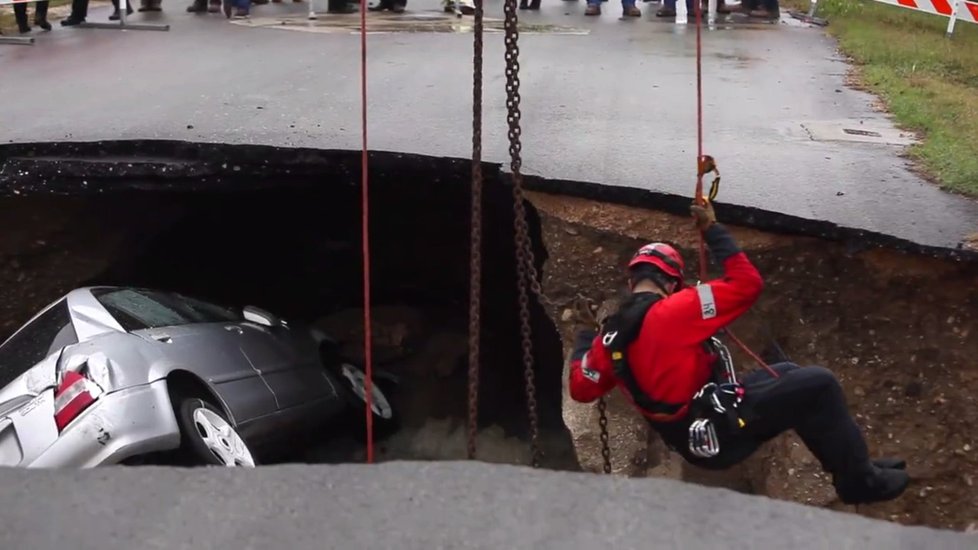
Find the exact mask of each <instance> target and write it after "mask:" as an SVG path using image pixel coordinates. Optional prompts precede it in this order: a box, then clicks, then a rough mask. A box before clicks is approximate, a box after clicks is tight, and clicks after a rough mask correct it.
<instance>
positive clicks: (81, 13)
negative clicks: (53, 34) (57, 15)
mask: <svg viewBox="0 0 978 550" xmlns="http://www.w3.org/2000/svg"><path fill="white" fill-rule="evenodd" d="M86 17H88V0H71V15H69V16H68V17H66V18H64V19H62V20H61V26H62V27H70V26H72V25H77V24H79V23H83V22H85V18H86Z"/></svg>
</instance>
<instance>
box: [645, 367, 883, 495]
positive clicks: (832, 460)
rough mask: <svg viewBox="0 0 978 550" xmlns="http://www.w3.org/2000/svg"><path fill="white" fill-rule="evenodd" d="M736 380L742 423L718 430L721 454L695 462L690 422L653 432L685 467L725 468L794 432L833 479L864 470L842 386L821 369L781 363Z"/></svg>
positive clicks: (864, 456)
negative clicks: (741, 393)
mask: <svg viewBox="0 0 978 550" xmlns="http://www.w3.org/2000/svg"><path fill="white" fill-rule="evenodd" d="M772 368H773V369H774V370H775V371H776V372H777V373H778V374H779V375H780V377H779V378H774V377H772V376H771V375H770V373H768V372H767V371H766V370H757V371H753V372H750V373H748V374H747V375H745V376H743V377H742V378H741V383H742V384H743V385H744V389H745V394H744V401H743V403H741V406H740V407H741V416H742V418H743V419H744V421H745V422H746V425H745V426H744V427H743V428H741V429H738V430H730V429H727V428H726V427H722V428H720V429H718V430H717V438H718V439H719V441H720V453H719V454H717V455H716V456H714V457H711V458H699V457H697V456H693V455H692V454H691V453H690V451H689V432H688V430H689V424H690V423H691V422H692V421H693V420H694V419H693V418H686V419H683V420H680V421H678V422H673V423H668V424H661V423H655V422H652V423H651V425H652V428H653V429H654V430H655V431H657V432H658V433H659V435H660V436H661V437H662V439H663V441H665V442H666V444H667V445H669V446H670V447H672V448H673V450H675V451H676V452H678V453H679V454H681V455H682V456H683V458H685V459H686V460H687V461H688V462H689V463H690V464H693V465H695V466H699V467H701V468H707V469H711V470H723V469H727V468H729V467H731V466H733V465H735V464H738V463H739V462H742V461H743V460H744V459H746V458H747V457H749V456H750V455H751V454H753V453H754V451H756V450H757V449H758V448H759V447H760V446H761V445H762V444H763V443H765V442H766V441H769V440H771V439H773V438H774V437H776V436H778V435H779V434H781V433H783V432H785V431H787V430H792V429H793V430H795V432H796V433H797V434H798V436H799V437H801V439H802V441H804V442H805V446H807V447H808V449H809V450H810V451H811V452H812V454H813V455H815V458H817V459H818V461H819V462H821V464H822V467H823V468H824V469H825V471H827V472H830V473H832V474H833V475H834V476H836V477H848V476H857V475H861V474H863V473H865V472H866V471H867V470H868V469H869V467H870V463H869V452H868V450H867V448H866V440H865V439H864V438H863V435H862V432H861V431H860V430H859V426H857V425H856V422H855V421H854V420H853V419H852V416H851V415H850V414H849V409H848V406H847V405H846V401H845V395H844V394H843V393H842V386H840V385H839V381H838V380H837V379H836V377H835V375H834V374H832V372H831V371H830V370H828V369H826V368H823V367H804V368H801V367H799V366H798V365H795V364H792V363H780V364H777V365H773V366H772Z"/></svg>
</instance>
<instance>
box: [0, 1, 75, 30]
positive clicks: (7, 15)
mask: <svg viewBox="0 0 978 550" xmlns="http://www.w3.org/2000/svg"><path fill="white" fill-rule="evenodd" d="M68 4H71V0H49V3H48V9H49V10H50V9H51V8H54V7H57V6H66V5H68ZM51 15H52V14H50V13H49V14H48V18H49V19H50V18H51ZM27 20H28V22H30V24H31V25H32V26H33V25H34V4H29V5H28V6H27ZM38 30H39V29H37V28H36V27H35V28H34V32H37V31H38ZM0 31H3V34H5V35H13V36H18V35H17V21H16V20H14V8H13V6H9V5H7V6H0ZM27 36H30V35H27Z"/></svg>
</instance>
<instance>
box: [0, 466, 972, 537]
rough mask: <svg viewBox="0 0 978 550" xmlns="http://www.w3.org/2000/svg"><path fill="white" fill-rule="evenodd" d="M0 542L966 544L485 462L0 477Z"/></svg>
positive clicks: (667, 488)
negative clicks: (0, 490)
mask: <svg viewBox="0 0 978 550" xmlns="http://www.w3.org/2000/svg"><path fill="white" fill-rule="evenodd" d="M0 487H2V488H3V494H4V503H5V505H4V506H3V507H2V508H0V522H2V525H3V529H2V530H0V548H11V549H13V548H31V549H37V550H41V549H49V548H71V549H72V550H112V549H120V550H130V549H133V548H140V549H146V550H149V549H153V548H160V549H166V550H178V549H182V548H188V549H189V548H192V549H197V548H235V549H241V550H244V549H248V548H255V549H268V548H289V549H296V550H299V549H306V548H308V549H315V550H323V549H324V548H338V549H350V548H370V549H380V548H392V549H394V548H396V549H413V548H418V549H425V550H429V549H433V548H493V549H498V548H514V549H515V548H527V549H530V548H532V549H542V548H554V549H560V550H571V549H576V548H589V549H593V548H615V549H625V548H643V549H644V548H682V549H683V550H696V549H700V548H704V549H706V548H709V549H714V548H726V549H731V550H733V549H752V550H757V549H767V548H772V549H774V548H778V549H782V548H790V549H792V550H805V549H809V548H811V549H815V548H818V549H826V548H831V549H833V550H844V549H850V548H851V549H858V550H868V549H876V548H879V549H886V550H899V549H908V550H909V549H916V548H920V549H927V550H931V549H935V548H940V549H941V550H953V549H957V548H961V549H973V548H975V542H976V540H978V538H975V536H974V535H966V534H962V533H954V532H950V531H937V530H933V529H929V528H922V527H904V526H900V525H897V524H894V523H888V522H882V521H877V520H870V519H866V518H863V517H861V516H856V515H853V514H843V513H838V512H831V511H828V510H824V509H818V508H811V507H806V506H801V505H798V504H793V503H787V502H780V501H775V500H770V499H767V498H763V497H754V496H747V495H742V494H739V493H734V492H732V491H728V490H726V489H707V488H704V487H701V486H696V485H690V484H683V483H680V482H676V481H672V480H665V479H614V480H612V479H608V478H606V477H603V476H599V475H595V474H569V473H557V472H533V471H531V470H530V469H528V468H522V467H514V466H501V465H489V464H482V463H457V462H456V463H447V462H442V463H407V462H405V463H388V464H381V465H376V466H364V465H340V466H297V465H291V466H277V467H263V468H259V469H256V470H249V471H245V470H229V469H219V468H214V469H206V470H205V469H195V470H180V469H164V468H149V467H146V468H129V469H124V468H107V469H100V470H87V471H82V472H69V471H53V472H42V471H14V470H2V471H0Z"/></svg>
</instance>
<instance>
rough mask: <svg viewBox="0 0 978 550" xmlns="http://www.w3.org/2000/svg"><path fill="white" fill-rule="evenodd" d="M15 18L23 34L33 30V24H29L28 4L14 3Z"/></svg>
mask: <svg viewBox="0 0 978 550" xmlns="http://www.w3.org/2000/svg"><path fill="white" fill-rule="evenodd" d="M14 19H16V20H17V30H19V31H20V33H21V34H24V33H28V32H31V26H30V25H28V24H27V4H23V3H21V4H14Z"/></svg>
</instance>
